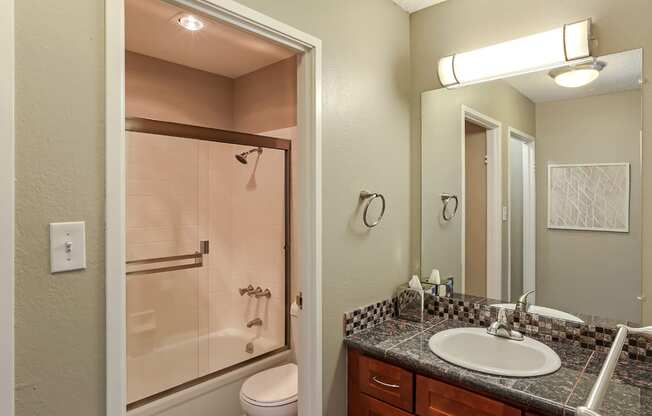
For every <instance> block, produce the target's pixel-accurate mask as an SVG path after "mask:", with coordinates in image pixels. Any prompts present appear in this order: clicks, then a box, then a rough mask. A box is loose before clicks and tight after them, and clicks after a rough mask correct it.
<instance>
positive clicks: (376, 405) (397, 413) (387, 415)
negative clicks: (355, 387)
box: [360, 394, 411, 416]
mask: <svg viewBox="0 0 652 416" xmlns="http://www.w3.org/2000/svg"><path fill="white" fill-rule="evenodd" d="M360 404H361V410H362V412H361V413H360V416H411V414H410V413H407V412H404V411H403V410H401V409H397V408H396V407H394V406H390V405H388V404H387V403H383V402H381V401H380V400H376V399H374V398H372V397H369V396H367V395H366V394H361V395H360Z"/></svg>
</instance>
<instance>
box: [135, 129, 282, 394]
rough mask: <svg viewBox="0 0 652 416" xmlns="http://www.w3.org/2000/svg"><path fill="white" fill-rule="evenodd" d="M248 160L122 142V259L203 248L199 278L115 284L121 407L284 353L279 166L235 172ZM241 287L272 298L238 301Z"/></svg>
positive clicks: (268, 159) (275, 161)
mask: <svg viewBox="0 0 652 416" xmlns="http://www.w3.org/2000/svg"><path fill="white" fill-rule="evenodd" d="M248 149H249V147H245V146H235V145H227V144H222V143H208V142H201V141H196V140H189V139H182V138H171V137H165V136H155V135H149V134H142V133H132V132H130V133H128V152H129V164H128V167H127V179H128V188H129V190H128V196H127V219H128V220H127V225H128V230H127V258H128V260H134V259H142V258H149V257H161V256H168V255H176V254H187V253H193V252H194V251H196V250H197V249H198V244H199V241H200V240H202V239H208V240H209V241H210V243H211V247H210V254H209V255H207V256H205V266H204V267H202V268H198V269H189V270H182V271H174V272H166V273H157V274H150V275H135V276H130V277H128V278H127V298H128V299H127V301H128V305H127V317H128V360H129V361H128V400H129V401H130V402H133V401H135V400H139V399H141V398H144V397H147V396H149V395H151V394H154V393H157V392H159V391H162V390H165V389H167V388H170V387H173V386H176V385H178V384H181V383H183V382H186V381H189V380H192V379H194V378H196V377H198V376H201V375H205V374H208V373H211V372H214V371H217V370H220V369H223V368H225V367H228V366H230V365H233V364H237V363H239V362H242V361H244V360H246V359H249V358H252V357H254V356H256V355H260V354H262V353H265V352H267V351H270V350H273V349H276V348H279V347H281V346H283V345H284V342H285V338H284V335H285V322H284V319H285V293H284V291H285V280H284V279H285V263H284V261H285V260H284V240H285V235H284V227H285V222H284V176H283V172H284V155H283V152H282V151H280V150H273V149H265V150H264V152H263V154H262V155H261V156H260V159H259V160H257V158H258V156H257V155H256V154H252V155H251V156H250V157H249V163H248V164H247V165H242V164H240V163H238V162H237V161H236V160H235V158H234V155H235V154H236V153H239V152H242V151H245V150H248ZM157 267H158V266H157ZM248 284H251V285H253V286H254V287H255V286H261V287H262V288H263V289H265V288H269V289H270V290H271V291H272V297H271V298H270V299H266V298H260V299H256V298H250V297H248V296H243V297H241V296H240V295H239V293H238V289H239V288H240V287H246V286H247V285H248ZM257 317H259V318H261V319H262V320H263V323H264V325H263V327H253V328H250V329H248V328H246V323H247V322H248V321H250V320H252V319H254V318H257ZM249 341H252V342H253V344H254V353H253V354H249V353H247V352H246V351H245V346H246V343H247V342H249Z"/></svg>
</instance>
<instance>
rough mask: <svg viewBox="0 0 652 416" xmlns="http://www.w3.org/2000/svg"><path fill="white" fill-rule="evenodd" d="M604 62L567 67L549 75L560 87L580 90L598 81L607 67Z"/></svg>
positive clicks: (555, 70)
mask: <svg viewBox="0 0 652 416" xmlns="http://www.w3.org/2000/svg"><path fill="white" fill-rule="evenodd" d="M606 65H607V64H605V63H604V62H600V61H594V62H591V63H588V64H580V65H574V66H567V67H564V68H557V69H553V70H552V71H550V72H549V73H548V75H550V77H551V78H552V79H554V80H555V83H556V84H557V85H559V86H560V87H566V88H578V87H583V86H585V85H588V84H590V83H592V82H593V81H595V80H596V79H598V76H600V71H602V69H603V68H604V67H605V66H606Z"/></svg>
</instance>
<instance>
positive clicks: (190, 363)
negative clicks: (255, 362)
mask: <svg viewBox="0 0 652 416" xmlns="http://www.w3.org/2000/svg"><path fill="white" fill-rule="evenodd" d="M255 332H256V331H254V330H251V329H250V330H246V329H238V328H225V329H222V330H220V331H217V332H214V333H212V334H209V335H206V336H202V337H192V336H186V337H185V339H182V340H179V339H178V338H179V337H177V339H174V340H173V339H170V342H169V343H168V344H166V345H163V346H154V347H151V348H148V345H147V339H146V337H147V336H148V334H147V333H146V332H144V333H142V334H139V337H145V339H140V340H134V341H132V342H136V343H138V345H137V346H132V345H130V346H129V348H128V350H129V351H128V356H127V400H128V402H129V403H132V402H136V401H138V400H141V399H144V398H147V397H149V396H152V395H154V394H157V393H160V392H163V391H166V390H168V389H171V388H173V387H177V386H179V385H182V384H184V383H188V382H191V381H193V380H195V379H197V378H199V377H202V376H206V375H208V374H212V373H215V372H219V371H224V370H225V369H227V368H228V367H231V366H235V365H238V364H241V363H243V362H246V361H247V360H250V359H252V358H255V357H258V356H260V355H263V354H267V353H269V352H271V351H274V350H277V349H280V348H283V347H284V340H283V339H281V340H274V339H271V338H266V337H262V336H256V335H255ZM132 336H133V335H132ZM152 339H159V338H158V337H157V336H155V335H152ZM250 342H251V343H252V344H253V353H251V354H250V353H248V352H246V346H247V344H248V343H250Z"/></svg>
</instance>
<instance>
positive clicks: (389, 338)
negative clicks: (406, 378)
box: [344, 317, 652, 416]
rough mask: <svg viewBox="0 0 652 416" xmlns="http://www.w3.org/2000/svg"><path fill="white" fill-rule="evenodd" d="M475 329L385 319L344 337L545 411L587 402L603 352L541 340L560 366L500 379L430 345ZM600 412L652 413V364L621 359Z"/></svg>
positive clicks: (571, 410)
mask: <svg viewBox="0 0 652 416" xmlns="http://www.w3.org/2000/svg"><path fill="white" fill-rule="evenodd" d="M460 327H473V325H469V324H466V323H464V322H461V321H458V320H452V319H446V318H439V317H435V318H431V319H430V320H428V321H426V322H424V323H417V322H411V321H406V320H399V319H389V320H386V321H384V322H383V323H380V324H378V325H376V326H374V327H371V328H368V329H366V330H364V331H361V332H358V333H356V334H354V335H350V336H348V337H346V338H345V339H344V342H345V344H346V345H347V346H348V347H349V348H355V349H358V350H361V351H362V352H364V353H366V354H368V355H370V356H373V357H376V358H379V359H382V360H384V361H387V362H390V363H393V364H396V365H398V366H400V367H403V368H405V369H408V370H411V371H414V372H416V373H419V374H422V375H425V376H430V377H434V378H437V379H440V380H443V381H447V382H450V383H452V384H455V385H458V386H462V387H465V388H467V389H469V390H473V391H476V392H478V393H484V394H486V395H488V396H490V397H494V398H497V399H499V400H503V401H506V402H508V403H512V404H515V405H518V406H520V407H522V408H525V409H528V410H532V411H534V412H538V413H541V414H545V415H574V414H575V408H576V407H577V406H580V405H582V404H584V403H585V401H586V399H587V397H588V395H589V392H590V390H591V387H593V384H594V382H595V380H596V378H597V375H598V373H599V371H600V368H601V367H602V363H603V361H604V359H605V357H606V354H604V353H599V352H595V351H592V350H588V349H585V348H581V347H579V346H575V345H572V344H568V343H561V342H545V341H542V340H541V339H539V341H541V342H544V343H545V344H546V345H548V346H549V347H551V348H552V349H553V350H554V351H555V352H556V353H557V354H558V355H559V357H560V358H561V363H562V365H561V368H560V369H559V370H558V371H557V372H555V373H553V374H549V375H546V376H540V377H528V378H514V377H500V376H492V375H487V374H483V373H479V372H476V371H472V370H467V369H464V368H462V367H458V366H456V365H453V364H449V363H447V362H446V361H443V360H441V359H440V358H439V357H437V356H436V355H435V354H434V353H433V352H432V351H430V349H429V348H428V340H429V339H430V337H431V336H432V335H434V334H436V333H437V332H440V331H443V330H446V329H450V328H460ZM601 412H602V414H603V415H605V416H612V415H635V416H643V415H644V416H652V363H645V362H638V361H634V360H628V359H622V360H621V361H620V362H619V364H618V366H617V367H616V370H615V372H614V375H613V377H612V381H611V385H610V387H609V391H608V393H607V397H606V398H605V401H604V405H603V409H601Z"/></svg>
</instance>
